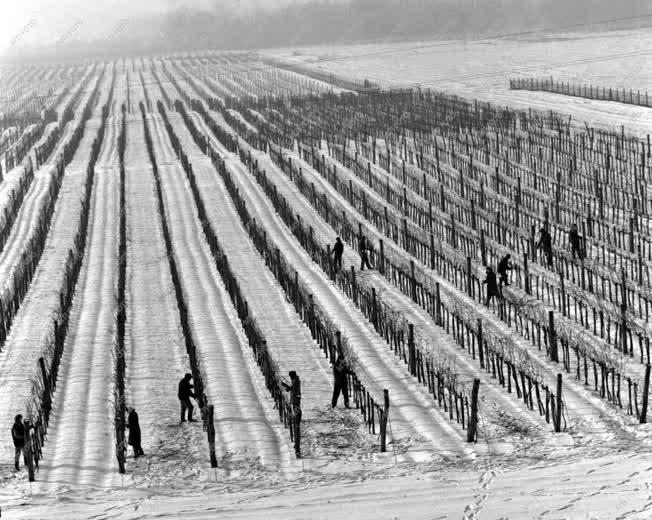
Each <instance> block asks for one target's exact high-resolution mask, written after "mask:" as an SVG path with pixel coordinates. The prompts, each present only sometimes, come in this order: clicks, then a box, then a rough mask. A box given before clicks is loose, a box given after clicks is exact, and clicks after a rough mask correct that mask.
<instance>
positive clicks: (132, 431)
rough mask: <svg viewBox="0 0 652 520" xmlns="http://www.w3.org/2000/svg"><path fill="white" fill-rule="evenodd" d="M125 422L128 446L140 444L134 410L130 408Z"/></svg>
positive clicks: (138, 427) (136, 417) (138, 425)
mask: <svg viewBox="0 0 652 520" xmlns="http://www.w3.org/2000/svg"><path fill="white" fill-rule="evenodd" d="M127 423H128V424H127V427H128V428H129V446H140V424H138V414H137V413H136V410H132V411H131V412H130V413H129V418H128V419H127Z"/></svg>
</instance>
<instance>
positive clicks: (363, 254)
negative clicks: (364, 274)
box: [358, 236, 371, 271]
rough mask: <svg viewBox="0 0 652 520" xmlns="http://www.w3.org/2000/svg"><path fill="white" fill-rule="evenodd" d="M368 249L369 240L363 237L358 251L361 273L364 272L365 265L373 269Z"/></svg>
mask: <svg viewBox="0 0 652 520" xmlns="http://www.w3.org/2000/svg"><path fill="white" fill-rule="evenodd" d="M367 249H368V246H367V239H366V238H365V237H364V236H361V237H360V243H359V247H358V251H359V253H360V271H362V270H364V266H365V265H366V266H367V269H371V265H369V256H368V253H367Z"/></svg>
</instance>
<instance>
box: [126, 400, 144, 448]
mask: <svg viewBox="0 0 652 520" xmlns="http://www.w3.org/2000/svg"><path fill="white" fill-rule="evenodd" d="M127 411H128V412H129V416H128V417H127V428H129V439H128V442H129V446H131V447H133V449H134V458H135V459H137V458H138V457H140V456H141V455H145V452H144V451H143V448H142V446H141V445H140V424H138V414H137V413H136V410H134V409H133V408H132V407H129V408H128V409H127Z"/></svg>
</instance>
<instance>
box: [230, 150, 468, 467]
mask: <svg viewBox="0 0 652 520" xmlns="http://www.w3.org/2000/svg"><path fill="white" fill-rule="evenodd" d="M227 167H228V168H229V170H230V171H232V172H233V176H234V179H235V180H236V181H237V183H238V184H239V185H240V187H241V193H242V195H243V197H244V199H245V201H246V202H247V207H248V209H249V211H250V213H251V214H252V217H253V218H255V219H256V220H257V221H258V222H260V223H262V224H263V227H264V228H265V230H266V231H267V234H268V237H269V238H270V239H271V240H272V241H273V242H274V243H275V244H276V245H277V247H279V249H280V250H281V252H282V253H283V255H284V256H285V257H286V259H287V260H288V262H289V263H290V264H291V265H293V266H294V267H295V268H296V269H297V272H298V273H299V279H300V280H301V281H302V282H303V283H304V284H305V285H306V286H308V287H311V288H313V290H314V293H313V295H314V297H315V301H316V302H317V303H318V304H319V305H320V306H321V308H322V309H324V310H325V311H326V312H327V313H328V315H329V316H330V317H331V318H333V319H334V320H335V321H336V322H337V323H338V325H339V326H340V330H341V332H342V334H343V335H344V336H345V337H346V338H347V339H348V341H349V345H350V346H351V347H352V348H353V350H354V352H355V354H356V356H357V358H358V366H359V367H362V368H363V370H362V371H361V373H358V377H359V378H360V379H361V381H362V382H363V383H364V384H365V386H366V387H367V389H368V390H369V391H370V392H371V393H372V395H382V392H383V389H388V390H389V394H390V399H391V401H392V411H391V419H390V420H391V422H392V432H393V439H394V441H395V442H399V441H400V442H406V441H407V442H410V443H412V442H413V443H414V444H413V449H415V448H417V446H419V447H420V448H422V449H427V450H431V449H432V446H437V448H438V449H439V450H440V452H441V453H446V454H449V455H457V456H470V455H471V454H472V453H473V450H472V449H471V448H469V447H468V446H466V445H465V443H464V440H463V438H462V434H461V432H460V431H458V430H457V429H456V428H455V426H454V425H452V424H451V423H450V422H449V420H448V418H447V417H446V416H445V414H444V413H443V412H442V411H440V410H439V409H437V408H436V407H435V405H434V402H433V399H432V396H431V395H429V394H428V392H427V389H425V388H424V387H422V386H421V385H420V384H418V382H417V381H416V379H414V378H412V376H410V375H409V373H408V371H407V369H406V368H405V367H401V366H399V365H398V364H397V362H396V360H395V359H394V356H393V354H392V353H391V352H390V351H389V349H388V348H387V345H386V343H385V341H384V340H383V339H382V338H381V337H380V336H379V335H378V334H377V333H376V331H375V330H374V329H373V326H372V325H371V323H369V322H368V321H367V320H366V318H365V317H364V316H363V315H362V314H361V312H360V311H359V310H358V309H357V308H356V307H355V306H354V304H353V302H351V301H350V300H349V299H348V298H347V297H346V296H345V295H344V294H343V293H342V292H340V291H339V289H337V287H336V286H335V285H333V283H332V282H330V280H329V279H328V278H327V276H326V275H325V274H324V273H323V272H322V271H321V269H320V268H319V267H318V266H317V265H316V264H314V263H313V262H312V260H311V259H310V257H309V256H308V254H307V253H306V252H305V251H303V249H302V247H301V245H300V244H299V242H298V241H297V240H296V239H295V238H294V237H293V236H291V234H290V231H289V230H288V229H287V228H286V227H285V225H284V224H283V222H282V220H281V219H280V217H279V216H278V215H276V213H275V211H274V209H273V207H272V206H271V203H270V202H269V201H268V200H267V198H266V197H265V195H264V194H263V193H262V192H261V190H260V188H259V187H258V185H257V184H256V182H255V180H254V179H253V177H252V176H251V175H250V174H249V172H248V171H247V170H246V168H245V167H244V166H243V165H242V164H241V163H240V161H239V159H237V157H235V156H234V155H232V154H229V155H228V156H227ZM415 445H417V446H415ZM417 449H418V448H417Z"/></svg>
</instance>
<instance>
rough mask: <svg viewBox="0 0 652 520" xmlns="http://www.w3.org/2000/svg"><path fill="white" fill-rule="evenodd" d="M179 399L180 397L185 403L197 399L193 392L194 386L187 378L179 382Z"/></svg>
mask: <svg viewBox="0 0 652 520" xmlns="http://www.w3.org/2000/svg"><path fill="white" fill-rule="evenodd" d="M177 397H179V400H180V401H185V400H187V399H190V398H191V397H193V398H194V397H195V394H193V392H192V385H191V384H190V381H189V380H188V379H186V378H185V377H184V378H183V379H182V380H181V381H179V392H178V393H177Z"/></svg>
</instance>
